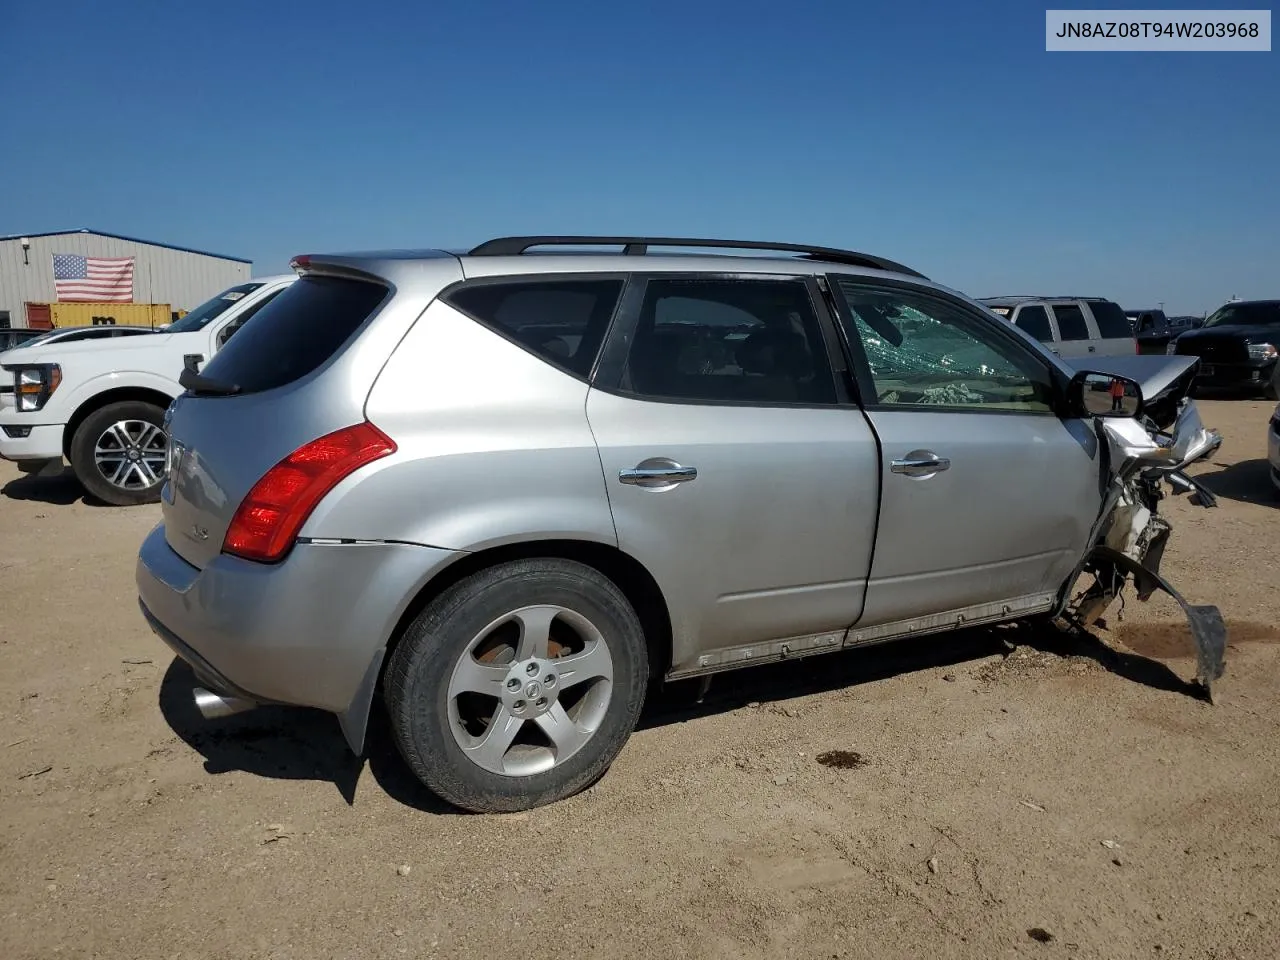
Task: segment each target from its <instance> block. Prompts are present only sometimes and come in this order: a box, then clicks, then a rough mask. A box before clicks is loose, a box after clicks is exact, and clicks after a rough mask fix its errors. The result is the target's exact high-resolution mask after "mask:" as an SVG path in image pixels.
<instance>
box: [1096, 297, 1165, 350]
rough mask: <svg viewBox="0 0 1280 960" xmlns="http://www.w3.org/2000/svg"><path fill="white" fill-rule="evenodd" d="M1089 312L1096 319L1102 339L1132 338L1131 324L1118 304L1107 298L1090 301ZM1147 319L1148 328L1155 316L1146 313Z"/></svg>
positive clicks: (1151, 325)
mask: <svg viewBox="0 0 1280 960" xmlns="http://www.w3.org/2000/svg"><path fill="white" fill-rule="evenodd" d="M1089 312H1090V313H1092V314H1093V319H1094V320H1096V321H1098V336H1100V337H1101V338H1102V339H1103V340H1130V339H1132V338H1133V326H1132V324H1130V323H1129V318H1128V317H1126V316H1125V315H1124V311H1123V310H1121V309H1120V305H1119V304H1115V303H1111V302H1110V301H1107V300H1100V301H1090V302H1089ZM1145 318H1146V319H1147V320H1148V322H1147V324H1146V328H1147V329H1148V330H1149V329H1151V328H1152V327H1154V326H1155V317H1154V316H1153V315H1151V314H1146V315H1145Z"/></svg>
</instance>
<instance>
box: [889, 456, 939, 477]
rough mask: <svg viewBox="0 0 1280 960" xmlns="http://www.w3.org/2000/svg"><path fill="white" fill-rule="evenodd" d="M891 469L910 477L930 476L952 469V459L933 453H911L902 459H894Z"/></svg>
mask: <svg viewBox="0 0 1280 960" xmlns="http://www.w3.org/2000/svg"><path fill="white" fill-rule="evenodd" d="M889 469H890V470H892V471H893V472H894V473H901V474H904V475H905V476H908V477H928V476H932V475H933V474H935V473H939V472H941V471H943V470H949V469H951V461H950V460H948V459H947V458H946V457H939V456H938V455H937V454H933V453H920V454H910V455H908V456H906V457H903V458H902V459H901V460H894V461H893V462H892V463H891V464H890V465H889Z"/></svg>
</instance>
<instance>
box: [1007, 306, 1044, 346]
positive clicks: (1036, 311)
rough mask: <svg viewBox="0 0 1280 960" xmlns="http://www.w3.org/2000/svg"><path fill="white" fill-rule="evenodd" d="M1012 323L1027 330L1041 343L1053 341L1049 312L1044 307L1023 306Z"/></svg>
mask: <svg viewBox="0 0 1280 960" xmlns="http://www.w3.org/2000/svg"><path fill="white" fill-rule="evenodd" d="M1014 325H1015V326H1017V327H1020V328H1021V329H1023V330H1025V331H1027V333H1029V334H1031V336H1033V337H1035V338H1036V339H1037V340H1039V341H1040V342H1041V343H1053V330H1052V328H1050V326H1049V314H1048V311H1046V310H1045V308H1044V307H1040V306H1033V307H1023V308H1022V309H1021V310H1020V311H1019V312H1018V318H1017V319H1016V320H1015V321H1014Z"/></svg>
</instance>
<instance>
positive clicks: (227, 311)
mask: <svg viewBox="0 0 1280 960" xmlns="http://www.w3.org/2000/svg"><path fill="white" fill-rule="evenodd" d="M296 279H297V277H296V275H294V274H288V275H284V276H277V277H264V278H261V279H257V280H250V281H248V282H246V283H241V284H237V285H236V286H234V287H231V288H229V289H227V290H224V291H223V292H222V293H220V294H218V295H217V296H216V297H214V298H213V299H212V300H209V301H207V302H206V303H204V304H201V305H200V306H199V307H197V308H196V309H195V310H193V311H191V312H190V313H188V314H187V315H186V316H185V317H183V318H182V319H181V320H178V321H177V322H176V323H173V324H171V325H170V326H168V327H167V328H166V329H165V330H164V331H163V332H160V333H153V334H151V335H149V336H145V337H119V338H113V339H111V340H106V341H96V340H87V341H75V342H72V343H59V342H53V343H47V344H46V343H33V344H24V345H22V346H20V347H16V348H14V349H13V350H8V351H6V352H4V353H0V370H2V371H3V372H2V373H0V377H2V378H3V379H4V380H5V381H7V383H6V386H7V387H9V388H10V389H9V390H7V391H5V393H4V394H3V395H0V458H3V459H5V460H12V461H14V462H16V463H17V464H18V468H19V469H20V470H23V471H25V472H27V473H44V474H48V473H52V472H56V471H60V470H61V469H62V463H63V458H66V459H67V460H69V461H70V463H71V468H72V470H73V471H74V472H75V475H76V477H77V478H78V479H79V480H80V482H81V483H82V484H83V485H84V487H85V489H86V490H87V491H88V492H89V493H91V494H92V495H93V496H95V497H97V498H98V499H100V500H103V501H105V502H106V503H110V504H115V505H117V506H124V505H128V504H135V503H147V502H151V501H155V500H157V499H158V498H159V496H160V488H161V487H162V486H163V485H164V474H165V455H166V441H165V436H164V432H163V429H162V425H163V422H164V413H165V410H166V409H167V408H168V406H169V404H170V403H172V402H173V399H174V397H176V396H178V395H179V394H180V393H182V390H183V388H182V387H181V386H180V385H179V383H178V378H179V377H180V376H181V375H182V370H183V368H184V367H191V368H193V369H195V370H199V368H200V365H201V364H203V363H204V362H206V361H207V360H208V359H209V358H210V357H212V356H213V355H214V354H215V353H217V352H218V350H219V349H221V347H222V345H223V344H225V343H226V342H227V340H228V339H229V338H230V337H231V335H232V334H233V333H235V332H236V331H237V330H239V329H240V327H242V326H243V325H244V324H245V323H246V322H247V321H248V320H249V318H250V317H252V316H253V315H254V314H255V313H257V312H258V310H260V309H261V308H262V307H263V306H265V305H266V304H267V303H268V302H270V301H271V300H272V299H274V298H275V297H276V295H277V294H279V293H280V292H281V291H282V290H284V289H285V288H286V287H288V286H289V284H291V283H293V282H294V281H295V280H296Z"/></svg>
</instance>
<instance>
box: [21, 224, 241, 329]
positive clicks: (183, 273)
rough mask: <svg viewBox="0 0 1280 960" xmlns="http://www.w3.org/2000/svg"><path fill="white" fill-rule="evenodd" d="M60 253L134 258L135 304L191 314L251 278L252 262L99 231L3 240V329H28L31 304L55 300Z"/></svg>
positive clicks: (38, 234)
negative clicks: (56, 260)
mask: <svg viewBox="0 0 1280 960" xmlns="http://www.w3.org/2000/svg"><path fill="white" fill-rule="evenodd" d="M55 254H78V255H79V256H82V257H133V258H134V262H133V301H134V302H136V303H167V304H169V305H170V306H171V308H172V309H173V310H175V311H177V310H190V309H192V308H193V307H196V306H199V305H200V304H201V303H203V302H204V301H206V300H208V299H209V298H210V297H212V296H213V295H214V294H216V293H217V292H218V291H219V290H224V289H226V288H227V287H229V286H232V285H233V284H236V283H243V282H244V281H245V280H248V279H249V276H250V270H251V267H252V265H253V261H252V260H244V259H241V258H240V257H224V256H220V255H219V254H216V253H205V252H203V251H200V250H190V249H188V248H186V247H175V246H173V245H172V244H167V243H151V242H149V241H146V240H136V239H134V238H132V237H121V236H118V235H116V234H113V233H102V232H100V231H97V230H88V229H81V230H68V231H63V232H60V233H28V234H21V235H18V234H15V235H14V236H0V328H3V327H8V326H12V327H25V326H26V325H27V317H26V313H27V311H26V304H27V303H31V302H34V303H48V302H53V301H56V300H57V299H58V298H57V292H56V289H55V287H54V276H53V258H54V255H55Z"/></svg>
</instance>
